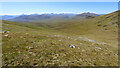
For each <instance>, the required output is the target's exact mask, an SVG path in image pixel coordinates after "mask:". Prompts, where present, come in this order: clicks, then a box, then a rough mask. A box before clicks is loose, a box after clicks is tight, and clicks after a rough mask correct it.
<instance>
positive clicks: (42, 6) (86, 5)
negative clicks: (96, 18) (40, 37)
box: [2, 2, 118, 15]
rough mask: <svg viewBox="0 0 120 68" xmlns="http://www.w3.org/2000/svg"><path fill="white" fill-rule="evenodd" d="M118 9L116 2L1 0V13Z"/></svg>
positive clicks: (103, 12)
mask: <svg viewBox="0 0 120 68" xmlns="http://www.w3.org/2000/svg"><path fill="white" fill-rule="evenodd" d="M117 10H118V2H3V3H2V14H3V15H4V14H6V15H19V14H34V13H38V14H42V13H77V14H79V13H83V12H92V13H97V14H107V13H111V12H114V11H117Z"/></svg>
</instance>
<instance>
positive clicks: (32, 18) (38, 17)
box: [2, 12, 100, 22]
mask: <svg viewBox="0 0 120 68" xmlns="http://www.w3.org/2000/svg"><path fill="white" fill-rule="evenodd" d="M87 16H100V15H99V14H95V13H90V12H88V13H82V14H66V13H61V14H54V13H50V14H37V13H35V14H30V15H25V14H23V15H20V16H16V17H15V16H8V17H6V16H2V18H3V20H8V21H16V22H37V21H38V22H39V21H44V20H66V19H70V18H73V19H80V18H81V17H87ZM79 17H80V18H79Z"/></svg>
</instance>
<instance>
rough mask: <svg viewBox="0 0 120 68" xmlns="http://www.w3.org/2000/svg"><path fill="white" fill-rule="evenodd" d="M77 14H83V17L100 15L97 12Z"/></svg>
mask: <svg viewBox="0 0 120 68" xmlns="http://www.w3.org/2000/svg"><path fill="white" fill-rule="evenodd" d="M77 16H81V17H87V16H100V15H99V14H95V13H90V12H87V13H82V14H78V15H77Z"/></svg>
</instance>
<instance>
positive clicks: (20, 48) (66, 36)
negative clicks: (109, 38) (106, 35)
mask: <svg viewBox="0 0 120 68" xmlns="http://www.w3.org/2000/svg"><path fill="white" fill-rule="evenodd" d="M77 24H79V23H77ZM77 24H76V25H74V26H78V25H77ZM38 26H39V25H37V26H36V24H35V25H34V24H26V23H19V22H10V21H3V31H10V33H9V34H8V36H4V34H3V43H2V47H3V50H2V51H3V66H11V65H14V66H17V65H22V66H27V65H33V66H38V65H39V66H41V65H50V66H51V65H56V66H58V65H59V66H67V65H73V66H80V65H82V66H83V65H85V66H89V65H90V66H91V65H92V66H94V65H117V62H118V54H117V50H116V49H115V48H113V47H112V46H109V45H108V44H102V43H101V42H99V43H97V41H96V40H95V41H93V40H92V41H91V40H90V39H88V38H87V36H86V37H81V36H80V34H79V32H78V33H77V32H76V33H75V30H74V31H73V33H72V32H70V30H68V29H65V28H64V29H60V28H61V27H58V28H55V30H54V29H50V28H49V29H47V28H45V27H40V26H39V27H38ZM69 26H71V27H72V25H69ZM89 26H91V25H90V24H89ZM67 28H69V29H70V27H68V26H67ZM79 28H80V27H79ZM82 28H83V27H81V29H80V30H81V31H82ZM71 29H72V30H73V27H72V28H71ZM74 29H78V27H75V28H74ZM87 29H88V28H87ZM91 29H92V28H91ZM58 30H59V31H58ZM60 30H61V31H60ZM85 30H86V29H85ZM78 31H79V30H78ZM84 34H86V33H84ZM81 35H82V34H81ZM86 35H87V34H86ZM70 45H74V46H75V48H70Z"/></svg>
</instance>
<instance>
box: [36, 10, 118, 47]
mask: <svg viewBox="0 0 120 68" xmlns="http://www.w3.org/2000/svg"><path fill="white" fill-rule="evenodd" d="M81 19H82V18H81ZM81 19H70V20H61V21H54V20H53V21H44V22H39V23H36V24H37V25H38V26H42V27H46V28H49V29H54V30H58V31H61V32H65V33H69V34H73V35H80V36H84V37H88V38H91V39H94V40H96V41H100V42H105V43H108V44H110V45H113V46H114V47H117V43H118V42H117V35H118V11H116V12H113V13H110V14H106V15H102V16H98V17H95V18H92V19H85V20H81Z"/></svg>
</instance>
